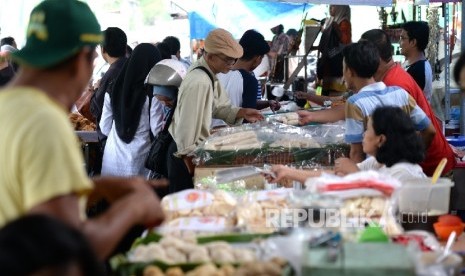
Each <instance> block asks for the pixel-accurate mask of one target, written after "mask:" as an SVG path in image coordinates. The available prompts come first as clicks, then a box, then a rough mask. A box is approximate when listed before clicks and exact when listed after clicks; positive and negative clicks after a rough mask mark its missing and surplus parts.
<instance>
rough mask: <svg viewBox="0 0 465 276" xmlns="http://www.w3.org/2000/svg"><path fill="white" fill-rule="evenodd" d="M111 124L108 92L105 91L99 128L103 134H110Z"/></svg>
mask: <svg viewBox="0 0 465 276" xmlns="http://www.w3.org/2000/svg"><path fill="white" fill-rule="evenodd" d="M112 124H113V110H112V109H111V99H110V95H109V94H108V93H105V99H104V101H103V110H102V117H101V119H100V123H99V125H100V130H101V131H102V133H103V134H104V135H105V136H108V135H109V134H110V130H111V126H112Z"/></svg>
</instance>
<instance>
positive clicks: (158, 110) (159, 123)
mask: <svg viewBox="0 0 465 276" xmlns="http://www.w3.org/2000/svg"><path fill="white" fill-rule="evenodd" d="M163 121H164V112H163V104H162V103H161V102H160V101H159V100H157V98H155V97H153V98H152V105H151V107H150V130H151V131H152V134H153V136H156V135H157V134H158V132H160V131H161V130H162V129H163Z"/></svg>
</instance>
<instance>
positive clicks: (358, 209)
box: [341, 196, 387, 218]
mask: <svg viewBox="0 0 465 276" xmlns="http://www.w3.org/2000/svg"><path fill="white" fill-rule="evenodd" d="M386 203H387V201H386V199H385V198H383V197H368V196H361V197H356V198H349V199H346V200H344V204H343V207H342V208H341V214H342V215H343V216H346V217H360V216H363V217H367V218H378V217H381V216H382V215H383V212H384V210H385V208H386Z"/></svg>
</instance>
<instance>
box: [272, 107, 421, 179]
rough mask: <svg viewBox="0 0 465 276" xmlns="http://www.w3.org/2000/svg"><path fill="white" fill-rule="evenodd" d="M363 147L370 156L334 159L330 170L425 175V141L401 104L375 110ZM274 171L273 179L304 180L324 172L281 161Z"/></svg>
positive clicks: (337, 171) (339, 173)
mask: <svg viewBox="0 0 465 276" xmlns="http://www.w3.org/2000/svg"><path fill="white" fill-rule="evenodd" d="M363 151H364V152H365V153H366V154H367V155H369V156H371V157H368V158H367V159H366V160H365V161H363V162H361V163H358V164H356V163H354V162H353V161H352V160H350V159H348V158H339V159H337V160H336V162H335V166H334V171H327V172H333V173H336V174H337V175H346V174H349V173H354V172H357V171H365V170H376V171H378V172H381V173H384V174H388V175H391V176H393V177H395V178H397V179H398V180H400V181H401V182H403V181H406V180H408V179H412V178H424V177H426V175H425V174H424V173H423V170H422V169H421V167H420V165H418V163H419V162H421V161H423V159H424V150H423V142H422V140H421V138H420V136H419V135H418V134H417V132H416V131H415V128H414V126H413V123H412V121H411V119H410V117H409V116H408V115H407V114H406V113H405V112H404V111H403V110H402V109H400V108H399V107H393V106H382V107H378V108H377V109H376V110H375V111H374V112H373V115H372V116H371V118H370V119H369V120H368V125H367V130H366V131H365V134H364V136H363ZM272 171H273V172H274V173H275V175H276V178H275V179H270V178H269V177H268V178H269V180H271V181H279V180H281V179H284V178H288V179H292V180H296V181H300V182H302V183H304V182H305V180H306V179H307V178H309V177H314V176H319V175H321V172H322V171H304V170H296V169H291V168H289V167H286V166H282V165H278V166H273V168H272Z"/></svg>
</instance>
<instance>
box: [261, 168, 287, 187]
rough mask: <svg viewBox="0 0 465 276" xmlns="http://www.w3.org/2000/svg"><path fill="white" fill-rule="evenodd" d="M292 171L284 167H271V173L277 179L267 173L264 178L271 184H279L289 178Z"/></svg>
mask: <svg viewBox="0 0 465 276" xmlns="http://www.w3.org/2000/svg"><path fill="white" fill-rule="evenodd" d="M290 170H292V169H291V168H289V167H287V166H284V165H274V166H272V167H271V172H272V173H273V174H274V176H275V177H273V175H271V174H267V173H264V174H263V176H264V177H265V179H266V180H267V181H268V182H269V183H277V182H280V181H281V180H283V179H285V178H287V176H288V173H289V171H290Z"/></svg>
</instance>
